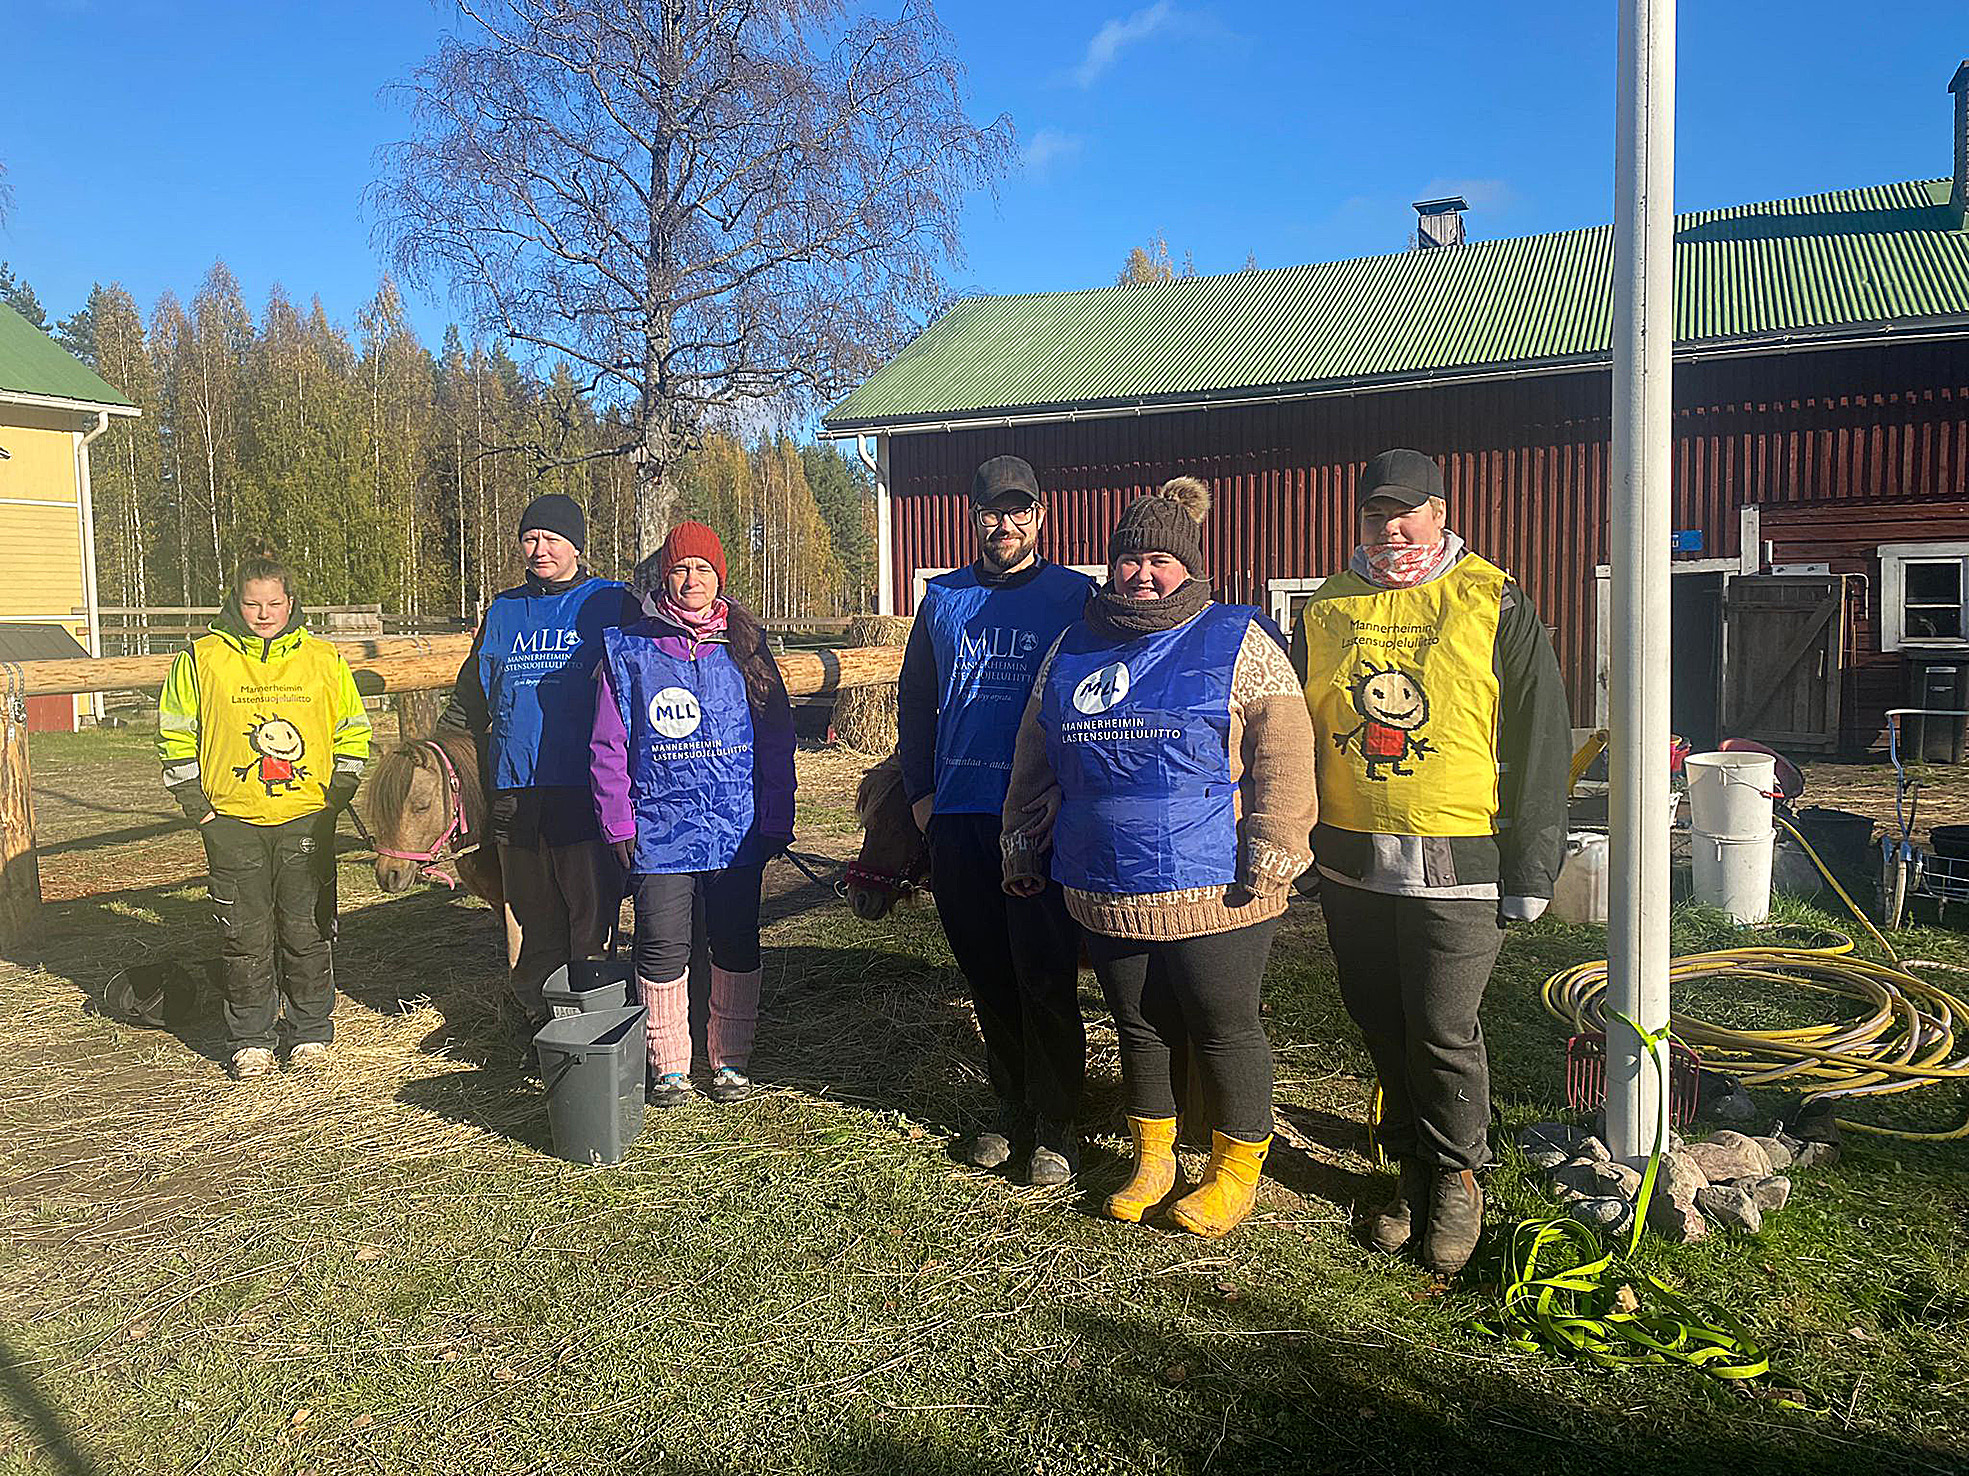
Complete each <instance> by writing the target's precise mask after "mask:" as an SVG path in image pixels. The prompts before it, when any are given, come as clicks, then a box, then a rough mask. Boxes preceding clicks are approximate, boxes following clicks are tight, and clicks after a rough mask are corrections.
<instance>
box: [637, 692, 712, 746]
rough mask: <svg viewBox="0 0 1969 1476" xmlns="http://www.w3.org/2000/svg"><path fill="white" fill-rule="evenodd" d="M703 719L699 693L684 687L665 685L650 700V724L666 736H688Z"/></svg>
mask: <svg viewBox="0 0 1969 1476" xmlns="http://www.w3.org/2000/svg"><path fill="white" fill-rule="evenodd" d="M703 721H704V709H703V708H702V707H700V706H698V702H697V695H696V694H695V693H694V692H689V691H686V690H685V689H684V688H682V687H665V688H664V689H663V690H662V691H661V692H658V693H657V694H656V695H655V696H654V697H652V698H650V700H649V722H650V726H651V727H652V728H654V729H656V731H657V732H659V733H661V734H662V735H663V736H664V737H665V738H688V737H690V735H691V734H693V733H695V732H696V731H697V725H698V724H699V723H701V722H703Z"/></svg>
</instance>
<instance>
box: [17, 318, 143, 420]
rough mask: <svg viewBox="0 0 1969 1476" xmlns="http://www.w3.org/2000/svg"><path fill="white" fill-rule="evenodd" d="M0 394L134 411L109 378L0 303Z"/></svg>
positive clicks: (132, 406) (134, 407) (133, 407)
mask: <svg viewBox="0 0 1969 1476" xmlns="http://www.w3.org/2000/svg"><path fill="white" fill-rule="evenodd" d="M0 395H45V396H47V397H48V398H49V399H52V400H76V401H79V402H81V403H84V404H89V405H104V406H111V407H115V408H121V409H128V410H134V409H136V406H134V405H132V404H131V403H130V402H129V401H128V400H126V399H125V398H124V397H123V396H122V395H121V394H120V393H119V392H118V391H116V390H115V389H112V388H111V387H110V385H109V383H108V381H106V380H104V379H103V378H101V377H100V376H99V375H98V374H97V373H96V371H95V370H93V369H91V368H90V367H89V366H88V365H87V364H85V363H83V362H82V361H81V360H80V359H78V358H76V357H75V355H73V354H71V353H70V352H69V351H68V350H67V349H65V348H63V347H62V346H61V345H60V344H58V343H56V342H55V341H54V339H52V338H50V337H49V336H48V335H47V334H45V333H43V332H42V331H41V330H40V329H39V328H36V327H35V326H34V325H33V324H32V323H30V322H28V321H27V319H25V318H23V317H22V316H21V315H20V314H19V313H17V312H15V311H14V310H13V309H12V308H10V307H8V306H7V304H5V303H4V302H0Z"/></svg>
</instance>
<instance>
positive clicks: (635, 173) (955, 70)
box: [371, 0, 1013, 552]
mask: <svg viewBox="0 0 1969 1476" xmlns="http://www.w3.org/2000/svg"><path fill="white" fill-rule="evenodd" d="M458 9H459V12H460V13H461V15H462V16H464V17H466V18H468V19H469V21H470V22H471V23H472V25H473V27H474V29H473V30H472V32H471V33H470V35H469V37H468V38H465V39H461V38H459V37H455V36H454V37H447V38H446V40H445V41H444V42H443V43H442V44H441V45H440V47H439V49H438V50H437V51H436V52H435V53H434V54H433V55H432V56H431V57H429V58H428V59H427V60H426V61H425V62H424V63H423V64H422V65H421V66H420V67H419V68H418V69H417V70H416V71H415V73H414V74H413V75H412V78H411V80H410V81H409V82H408V83H407V84H406V88H407V91H408V94H409V97H410V100H411V108H412V129H411V137H410V138H409V139H408V140H406V141H404V142H402V143H400V144H397V145H394V146H392V147H391V148H389V149H386V150H385V151H384V154H383V160H382V163H383V167H382V171H381V178H380V180H379V182H378V183H377V184H376V185H375V186H374V187H373V189H372V192H371V201H372V205H373V207H374V208H375V209H376V211H377V214H378V220H379V224H378V232H379V236H380V237H381V239H383V240H384V241H385V242H386V243H387V245H388V246H389V248H390V250H391V252H392V254H393V256H394V258H395V260H396V262H397V264H398V266H399V267H400V269H401V270H402V272H403V274H404V275H405V277H406V278H407V279H409V280H413V281H417V282H420V283H429V282H436V281H442V282H444V283H446V284H448V285H449V287H450V288H451V290H452V292H453V293H454V295H455V296H456V297H457V298H458V299H459V300H460V301H461V303H463V304H465V305H466V306H467V307H468V308H469V310H470V311H471V312H472V314H473V316H474V318H475V319H476V321H477V323H478V324H479V325H480V327H482V328H484V329H486V330H488V331H495V332H499V333H503V334H505V335H506V336H507V337H509V338H510V339H512V340H513V341H515V342H517V343H520V344H525V345H529V346H531V348H533V349H534V350H535V351H537V352H539V353H541V354H543V355H547V356H552V357H556V358H559V359H561V360H563V361H565V362H567V363H568V364H570V365H571V366H573V367H574V368H575V370H576V373H577V377H578V379H579V381H580V383H581V386H582V388H583V390H584V391H585V392H589V393H593V394H595V395H596V396H597V397H598V398H599V399H600V400H601V401H602V402H603V403H604V404H607V405H611V406H615V407H619V408H621V409H622V410H624V411H625V412H626V413H627V416H628V423H629V425H630V428H631V432H632V433H631V434H630V435H629V436H628V437H626V438H625V440H624V442H623V443H622V444H619V445H613V446H609V447H605V448H603V449H602V450H601V451H599V452H595V453H591V454H594V455H627V456H629V457H630V458H631V460H632V461H633V462H634V463H635V466H636V496H635V501H636V535H637V546H638V550H639V551H640V552H647V551H648V550H650V549H652V548H653V547H654V546H655V545H656V543H657V541H658V540H660V539H661V538H662V536H663V533H664V531H665V530H666V528H667V527H668V524H669V521H670V515H671V509H672V505H673V501H674V498H675V489H674V482H673V476H672V474H673V471H674V470H675V467H676V465H677V462H678V460H679V458H680V457H682V456H683V455H684V454H685V452H687V451H688V450H689V449H690V448H691V447H692V446H693V445H694V444H696V442H697V439H698V434H699V430H700V428H701V427H702V425H703V424H704V422H705V418H706V416H707V415H710V414H714V413H715V412H717V411H719V410H721V409H726V408H729V407H732V406H734V405H738V404H742V403H744V402H748V401H751V402H758V401H770V402H778V403H781V404H796V405H799V404H806V405H811V404H812V403H815V402H817V401H819V400H822V399H825V398H827V397H831V396H833V395H835V394H837V393H839V392H841V391H842V390H844V389H845V388H846V387H847V386H848V385H850V384H851V383H853V382H854V381H855V380H856V379H857V378H858V377H859V376H861V375H863V374H865V373H866V372H868V371H869V370H870V369H871V368H872V367H873V366H874V365H875V364H876V363H877V362H878V361H879V359H880V358H881V357H882V356H883V355H884V354H885V353H887V352H888V351H890V350H892V349H893V348H894V347H895V346H896V345H898V344H899V343H900V342H901V341H903V339H905V338H906V337H907V336H908V335H909V333H910V332H911V331H913V329H914V327H915V325H916V324H917V322H919V321H920V319H921V316H922V315H923V314H924V313H926V312H927V311H928V310H929V309H931V308H932V307H934V306H935V305H936V304H937V303H938V302H939V301H940V300H941V298H942V293H943V282H942V273H943V269H944V268H945V266H946V265H947V264H949V263H952V262H954V261H956V260H957V259H959V242H958V215H959V209H960V207H961V204H962V201H963V198H964V195H965V193H966V192H967V191H969V190H971V189H975V188H990V187H991V186H992V185H993V183H994V182H995V181H996V179H997V178H998V177H999V176H1000V174H1002V172H1003V171H1004V169H1005V168H1006V167H1007V165H1008V163H1009V161H1010V159H1011V157H1012V152H1013V139H1012V128H1011V123H1010V121H1009V120H1008V119H1007V118H1005V117H1004V116H1002V115H1001V116H1000V117H998V118H997V119H994V120H993V121H992V122H990V123H988V124H984V125H982V126H980V125H979V124H976V123H974V122H973V121H972V120H971V119H970V117H969V116H968V115H967V113H966V110H965V100H964V95H963V68H962V67H961V65H960V64H959V62H958V61H957V59H956V57H955V55H954V52H953V50H952V45H951V40H950V37H949V35H948V33H947V32H946V31H945V30H944V29H943V27H942V25H941V24H940V23H939V22H938V20H937V17H936V14H935V11H934V9H933V8H932V6H931V4H930V3H929V0H902V4H901V8H900V10H899V11H898V12H897V13H896V14H895V16H894V18H893V19H888V18H878V17H875V16H871V15H867V14H850V13H849V12H848V11H847V10H846V8H845V7H844V6H843V4H842V3H841V0H458ZM543 459H544V458H543Z"/></svg>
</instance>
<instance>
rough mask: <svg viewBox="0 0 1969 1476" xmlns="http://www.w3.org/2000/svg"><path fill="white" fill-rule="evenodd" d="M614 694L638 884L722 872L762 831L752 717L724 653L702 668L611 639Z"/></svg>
mask: <svg viewBox="0 0 1969 1476" xmlns="http://www.w3.org/2000/svg"><path fill="white" fill-rule="evenodd" d="M602 648H603V651H604V653H605V655H606V658H607V661H608V679H609V686H610V687H611V688H613V689H614V692H615V702H616V706H617V707H618V708H619V709H620V710H621V713H622V726H623V728H624V730H625V731H626V732H627V733H628V734H629V803H630V804H631V805H632V806H633V807H634V809H635V812H636V854H635V855H634V856H633V857H632V858H631V860H630V866H629V869H630V870H631V871H632V872H635V873H636V874H637V875H638V876H662V875H669V874H674V873H677V872H684V871H720V870H723V869H724V868H725V867H727V866H729V865H731V863H732V858H733V857H735V856H736V855H737V854H738V847H739V843H740V842H741V841H743V840H744V839H745V836H746V832H747V831H749V830H750V829H751V828H752V709H751V707H750V706H749V705H748V704H747V702H746V700H745V674H744V673H743V672H741V671H740V670H739V669H738V663H737V662H736V661H734V660H732V658H731V653H730V652H729V651H727V650H726V649H725V648H724V647H723V646H722V645H712V646H706V647H705V648H704V650H703V652H702V653H701V654H700V655H699V657H698V659H697V660H695V661H691V660H687V659H685V658H684V657H681V656H672V655H671V654H669V653H668V652H667V651H665V650H663V649H662V648H661V647H660V646H658V645H657V643H656V642H655V641H654V640H652V639H650V638H649V637H647V636H640V635H632V634H628V633H626V632H624V631H620V630H609V631H604V632H603V633H602Z"/></svg>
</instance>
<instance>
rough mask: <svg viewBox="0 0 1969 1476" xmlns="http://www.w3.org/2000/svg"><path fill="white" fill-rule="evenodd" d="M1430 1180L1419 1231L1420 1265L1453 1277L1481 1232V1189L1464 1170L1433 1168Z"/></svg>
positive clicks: (1482, 1211)
mask: <svg viewBox="0 0 1969 1476" xmlns="http://www.w3.org/2000/svg"><path fill="white" fill-rule="evenodd" d="M1434 1179H1435V1182H1434V1183H1433V1184H1431V1185H1430V1188H1429V1218H1428V1222H1427V1224H1426V1225H1425V1226H1424V1227H1423V1230H1422V1264H1423V1265H1425V1266H1427V1267H1428V1268H1429V1269H1430V1270H1431V1271H1433V1272H1435V1273H1436V1274H1437V1275H1438V1276H1454V1275H1455V1274H1456V1273H1457V1272H1459V1271H1461V1270H1462V1269H1463V1268H1464V1266H1466V1265H1467V1264H1468V1263H1469V1260H1470V1254H1471V1252H1472V1251H1474V1250H1476V1248H1477V1237H1478V1236H1479V1235H1481V1234H1482V1233H1483V1228H1484V1191H1483V1190H1482V1189H1479V1188H1478V1187H1477V1176H1476V1175H1475V1174H1473V1173H1471V1172H1470V1171H1469V1170H1468V1169H1462V1170H1456V1169H1437V1170H1436V1171H1435V1175H1434Z"/></svg>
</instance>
